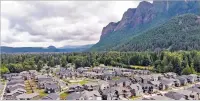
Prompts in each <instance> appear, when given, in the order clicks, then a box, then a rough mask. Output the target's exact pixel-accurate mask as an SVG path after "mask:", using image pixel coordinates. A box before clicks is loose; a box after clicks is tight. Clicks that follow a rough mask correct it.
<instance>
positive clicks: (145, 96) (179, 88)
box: [139, 82, 200, 99]
mask: <svg viewBox="0 0 200 101" xmlns="http://www.w3.org/2000/svg"><path fill="white" fill-rule="evenodd" d="M195 84H200V82H197V83H195ZM195 84H189V85H187V86H183V87H176V88H172V89H171V90H167V91H159V92H158V93H155V94H151V95H143V96H142V97H140V98H139V99H142V98H149V97H153V96H156V95H157V94H162V95H163V94H165V93H168V92H169V91H177V90H183V89H187V88H189V87H192V86H194V85H195Z"/></svg>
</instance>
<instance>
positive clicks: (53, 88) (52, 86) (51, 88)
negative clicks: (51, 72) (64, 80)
mask: <svg viewBox="0 0 200 101" xmlns="http://www.w3.org/2000/svg"><path fill="white" fill-rule="evenodd" d="M60 90H61V89H60V87H59V86H58V85H57V84H56V83H47V84H46V85H45V92H47V93H56V92H59V91H60Z"/></svg>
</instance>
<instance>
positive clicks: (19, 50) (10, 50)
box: [0, 44, 92, 53]
mask: <svg viewBox="0 0 200 101" xmlns="http://www.w3.org/2000/svg"><path fill="white" fill-rule="evenodd" d="M91 46H92V44H89V45H82V46H74V47H73V46H71V47H67V46H65V47H62V48H56V47H55V46H49V47H47V48H43V47H7V46H1V47H0V48H1V53H24V52H82V51H85V50H87V49H88V48H90V47H91Z"/></svg>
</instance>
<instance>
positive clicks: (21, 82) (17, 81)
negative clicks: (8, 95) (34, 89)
mask: <svg viewBox="0 0 200 101" xmlns="http://www.w3.org/2000/svg"><path fill="white" fill-rule="evenodd" d="M17 83H20V84H24V80H11V81H8V83H7V85H15V84H17Z"/></svg>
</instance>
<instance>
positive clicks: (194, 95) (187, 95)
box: [176, 90, 198, 100]
mask: <svg viewBox="0 0 200 101" xmlns="http://www.w3.org/2000/svg"><path fill="white" fill-rule="evenodd" d="M176 92H177V93H179V94H183V95H184V96H185V99H186V100H198V94H197V92H193V91H191V90H178V91H176Z"/></svg>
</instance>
